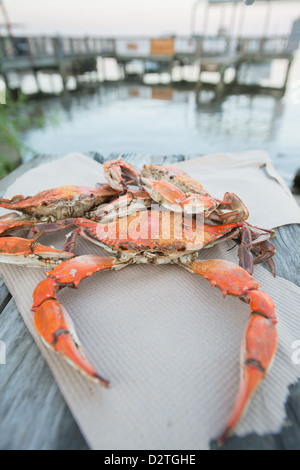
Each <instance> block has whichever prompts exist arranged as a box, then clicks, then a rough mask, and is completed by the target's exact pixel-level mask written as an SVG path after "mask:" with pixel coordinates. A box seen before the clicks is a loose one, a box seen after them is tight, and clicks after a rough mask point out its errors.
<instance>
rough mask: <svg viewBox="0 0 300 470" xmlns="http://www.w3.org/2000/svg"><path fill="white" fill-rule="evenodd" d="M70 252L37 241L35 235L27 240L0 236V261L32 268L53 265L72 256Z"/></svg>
mask: <svg viewBox="0 0 300 470" xmlns="http://www.w3.org/2000/svg"><path fill="white" fill-rule="evenodd" d="M73 256H74V255H73V254H72V253H67V252H66V251H60V250H56V249H55V248H50V247H48V246H44V245H41V244H40V243H37V237H36V238H33V239H30V240H27V239H25V238H17V237H1V238H0V262H1V263H9V264H19V265H22V266H27V267H32V268H43V267H46V268H47V267H49V266H55V265H57V264H59V263H62V262H63V261H66V260H68V259H70V258H72V257H73Z"/></svg>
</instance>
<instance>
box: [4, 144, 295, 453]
mask: <svg viewBox="0 0 300 470" xmlns="http://www.w3.org/2000/svg"><path fill="white" fill-rule="evenodd" d="M90 156H91V158H94V159H96V160H97V161H100V162H101V161H102V162H103V161H104V158H103V157H102V156H101V155H100V154H98V153H97V152H91V153H90ZM120 156H122V157H123V158H126V159H127V160H128V161H130V162H131V163H132V164H134V165H136V166H137V167H141V166H142V165H143V164H145V163H156V164H159V163H162V164H167V163H175V162H176V161H182V160H186V159H190V156H189V155H161V156H157V157H153V156H151V155H150V154H149V155H140V154H122V155H120V154H113V155H110V156H109V157H108V159H110V158H112V157H113V158H118V157H120ZM56 158H60V155H54V156H53V155H43V156H39V157H37V158H36V159H34V160H32V161H31V162H28V163H27V164H25V165H22V166H21V167H19V168H18V169H17V170H15V171H14V172H13V173H12V174H10V175H9V176H8V177H6V178H4V179H3V180H2V181H0V194H3V192H4V191H5V189H6V188H7V187H8V186H9V185H10V184H11V183H12V182H13V181H14V180H15V179H16V178H17V177H18V176H20V175H21V174H23V173H24V172H26V171H27V170H28V169H29V168H32V167H34V166H37V165H39V164H41V163H43V162H47V161H51V160H53V159H56ZM276 233H277V237H276V239H275V240H274V244H275V246H276V249H277V254H276V262H277V271H278V275H279V276H282V277H284V278H285V279H288V280H290V281H291V282H294V283H295V284H297V285H300V253H299V249H297V248H298V247H299V246H300V227H299V226H297V225H290V226H286V227H281V228H279V229H277V230H276ZM0 340H2V341H4V342H5V344H6V346H7V354H6V356H7V363H6V365H0V393H1V401H0V449H2V450H5V449H18V450H21V449H33V450H38V449H44V450H48V449H49V450H59V449H66V450H67V449H68V450H73V449H78V450H83V449H88V445H87V443H86V442H85V440H84V438H83V436H82V435H81V433H80V430H79V428H78V426H77V424H76V422H75V421H74V419H73V417H72V415H71V413H70V411H69V409H68V407H67V405H66V403H65V401H64V398H63V397H62V395H61V393H60V391H59V389H58V387H57V385H56V382H55V380H54V379H53V376H52V373H51V372H50V370H49V368H48V365H47V364H46V362H45V360H44V359H43V357H42V356H41V354H40V352H39V350H38V348H37V346H36V344H35V342H34V341H33V339H32V337H31V335H30V334H29V332H28V330H27V328H26V326H25V324H24V322H23V319H22V317H21V315H20V314H19V312H18V310H17V307H16V305H15V302H14V300H13V299H12V298H11V296H10V294H9V292H8V290H7V288H6V286H5V284H4V283H3V281H2V280H1V281H0ZM286 411H287V425H286V426H283V428H282V430H281V432H280V433H278V434H270V435H266V436H262V437H261V436H256V435H254V434H251V435H249V436H246V437H244V438H238V437H233V438H232V439H230V440H229V441H228V442H227V443H226V444H225V446H224V447H223V449H228V450H230V449H240V450H243V449H250V450H251V449H264V450H275V449H277V450H279V449H285V450H299V449H300V381H299V382H298V383H297V384H294V385H292V386H291V387H290V395H289V398H288V401H287V405H286ZM20 423H22V424H23V425H22V426H21V425H20ZM211 448H212V449H217V446H216V443H214V442H212V443H211Z"/></svg>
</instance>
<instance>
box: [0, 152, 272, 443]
mask: <svg viewBox="0 0 300 470" xmlns="http://www.w3.org/2000/svg"><path fill="white" fill-rule="evenodd" d="M104 174H105V177H106V179H107V181H108V183H109V184H108V185H107V184H106V185H97V187H96V188H87V187H76V186H64V187H61V188H55V189H53V190H46V191H43V192H42V193H39V194H38V195H36V196H33V197H23V196H15V197H13V198H12V199H11V200H5V199H0V207H3V208H5V209H11V210H13V211H17V213H16V212H12V213H9V214H8V215H5V216H4V217H2V218H1V219H0V235H1V238H0V261H2V262H7V263H18V264H21V265H24V266H31V267H39V266H40V267H45V266H46V267H48V266H49V267H51V270H50V271H49V272H48V273H47V277H46V279H44V280H43V281H41V282H40V283H39V284H38V285H37V287H36V288H35V290H34V292H33V305H32V311H33V312H34V324H35V327H36V329H37V331H38V333H39V334H40V336H41V338H42V339H43V341H44V342H45V344H46V345H47V346H48V347H50V348H51V349H52V350H54V351H56V352H58V353H60V354H61V355H62V356H63V357H64V359H66V360H67V362H69V363H70V364H71V365H72V366H74V367H75V368H76V369H77V370H78V371H80V372H81V373H82V374H84V375H86V376H87V377H88V378H89V379H91V380H93V381H95V382H97V383H99V384H101V385H103V386H108V385H109V382H108V381H107V380H106V379H105V378H103V377H102V376H101V375H99V373H98V372H97V371H96V370H95V369H94V367H93V365H92V364H91V363H90V361H89V360H88V358H87V357H86V355H85V353H84V351H83V350H82V347H81V345H80V342H79V339H78V337H77V334H76V332H75V328H74V325H73V323H72V320H71V318H70V316H69V314H68V313H67V311H66V310H65V308H64V307H63V305H62V304H61V303H60V301H59V298H58V293H59V291H60V290H61V289H62V288H64V287H66V286H68V287H75V288H77V287H78V285H79V284H80V283H81V281H83V280H84V279H85V278H87V277H90V276H92V275H93V274H94V273H96V272H100V271H105V270H119V269H122V268H124V267H126V266H128V265H130V264H138V263H151V264H167V263H172V264H176V265H177V266H180V267H182V268H184V269H187V270H188V271H190V272H191V273H194V274H197V275H199V276H200V277H202V278H204V279H208V280H209V281H210V283H211V284H212V285H213V286H216V287H218V288H219V289H220V290H221V292H222V294H223V296H224V297H225V296H226V295H227V294H230V295H233V296H236V297H239V298H240V299H241V300H243V301H244V302H246V303H248V304H249V306H250V312H251V313H250V318H249V321H248V325H247V329H246V332H245V335H244V338H243V342H242V351H241V377H240V385H239V389H238V392H237V395H236V400H235V405H234V408H233V410H232V413H231V416H230V417H229V419H228V422H227V425H226V426H225V429H224V432H223V434H222V435H221V436H220V438H219V440H220V442H223V441H224V440H225V439H227V438H228V437H229V436H230V435H231V434H232V432H233V430H234V428H235V426H236V425H237V423H238V422H239V420H240V419H241V416H242V414H243V412H244V410H245V407H246V405H247V403H248V402H249V400H250V398H251V396H252V395H253V393H254V392H255V390H256V388H257V387H258V385H259V383H260V382H261V380H262V379H264V378H265V377H266V375H267V372H268V369H269V367H270V364H271V362H272V359H273V357H274V355H275V352H276V347H277V331H276V323H277V319H276V315H275V307H274V303H273V301H272V299H271V298H270V297H269V296H268V294H267V293H265V292H264V291H263V290H260V285H259V284H258V283H257V282H256V281H255V279H254V278H253V277H252V271H253V266H254V264H257V263H263V262H266V263H267V264H268V266H269V268H270V269H271V271H272V273H273V274H274V275H275V263H274V261H273V256H274V253H275V249H274V247H273V245H272V244H271V243H270V241H269V239H270V238H272V237H273V236H274V232H272V231H270V230H264V229H260V228H257V227H253V226H251V225H250V224H249V223H247V219H248V216H249V214H248V210H247V208H246V206H245V205H244V204H243V203H242V201H241V200H240V199H239V198H238V196H236V195H235V194H232V193H226V194H225V196H224V198H223V200H218V199H216V198H214V197H213V196H211V195H210V194H209V193H208V192H207V191H206V190H205V188H204V187H203V186H202V185H201V184H200V183H199V182H198V181H197V180H195V179H193V178H190V177H189V176H188V175H186V174H185V173H184V172H182V171H180V170H177V169H175V168H172V167H164V166H155V165H145V166H144V167H143V169H142V171H141V172H139V171H138V170H137V169H135V168H134V167H133V166H131V165H130V164H129V163H127V162H126V161H124V160H122V159H120V160H113V161H110V162H107V163H105V164H104ZM135 186H137V187H138V189H134V187H135ZM154 204H155V205H154ZM158 204H159V206H158ZM153 205H154V207H153ZM20 213H21V215H20ZM71 228H72V230H71V231H70V232H69V234H68V235H67V237H66V241H65V245H64V250H57V249H55V248H49V247H46V246H44V245H42V244H40V243H38V239H39V238H40V237H41V236H42V235H43V234H44V233H47V232H53V231H59V230H64V229H71ZM19 229H22V230H26V231H27V232H28V234H27V238H20V237H15V236H14V232H15V231H16V230H19ZM78 235H79V236H82V237H84V238H85V239H87V240H89V241H90V242H92V243H95V244H96V245H99V246H100V247H102V248H104V249H105V250H106V251H107V252H109V256H107V257H103V256H97V255H88V254H87V255H83V256H75V254H74V251H75V245H76V238H77V236H78ZM229 239H232V240H235V241H237V242H238V243H239V245H240V246H239V251H238V253H239V258H240V265H239V266H238V265H237V264H234V263H231V262H228V261H224V260H205V261H201V260H199V259H197V258H198V253H199V251H200V250H201V249H203V248H209V247H211V246H213V245H215V244H216V243H221V242H222V241H224V240H229ZM253 254H254V255H255V259H254V257H253Z"/></svg>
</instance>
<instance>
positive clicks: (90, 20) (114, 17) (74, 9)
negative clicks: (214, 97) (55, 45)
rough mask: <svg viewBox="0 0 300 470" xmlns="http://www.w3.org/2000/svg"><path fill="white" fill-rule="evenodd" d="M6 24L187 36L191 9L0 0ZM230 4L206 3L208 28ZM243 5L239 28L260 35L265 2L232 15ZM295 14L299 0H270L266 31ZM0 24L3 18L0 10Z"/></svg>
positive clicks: (299, 13)
mask: <svg viewBox="0 0 300 470" xmlns="http://www.w3.org/2000/svg"><path fill="white" fill-rule="evenodd" d="M3 1H4V3H5V5H6V9H7V11H8V14H9V17H10V20H11V22H12V23H19V24H20V26H19V27H18V28H15V29H14V33H15V34H19V35H22V34H24V35H25V34H26V35H30V34H57V33H58V34H64V35H83V34H84V35H88V34H91V35H101V36H108V35H109V36H117V35H130V34H132V35H152V36H153V35H154V36H155V35H156V36H158V35H162V34H182V35H187V34H189V33H190V30H191V27H190V25H191V10H192V6H193V5H194V3H195V0H3ZM231 8H232V7H231V6H227V7H225V10H223V11H222V10H221V9H220V7H216V6H214V7H212V8H211V13H210V21H209V30H210V31H211V32H215V31H216V30H217V29H218V26H219V25H220V18H221V17H222V18H225V22H226V21H227V22H229V20H230V18H231V14H232V9H231ZM242 9H245V13H246V16H245V23H244V25H245V26H244V31H245V32H246V33H250V32H251V33H252V34H255V33H256V34H257V35H261V34H262V30H263V25H264V18H265V12H266V6H265V4H259V3H256V4H254V5H253V6H251V7H246V6H244V4H243V3H242V2H241V3H240V4H239V5H238V12H237V13H238V14H237V18H236V20H237V21H236V32H238V24H239V22H238V18H239V15H240V14H241V13H242ZM201 17H203V6H202V5H200V6H199V8H198V12H197V21H196V25H197V28H196V32H199V33H200V32H201V25H202V22H201V19H202V18H201ZM296 17H300V0H299V2H296V3H295V2H294V3H290V2H289V0H284V1H283V2H282V4H279V5H277V4H274V7H273V9H272V17H271V22H270V32H273V33H278V34H285V33H287V32H289V31H290V28H291V24H292V21H293V19H295V18H296ZM0 23H3V18H2V15H1V13H0Z"/></svg>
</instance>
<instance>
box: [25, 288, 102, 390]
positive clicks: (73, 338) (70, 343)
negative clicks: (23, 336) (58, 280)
mask: <svg viewBox="0 0 300 470" xmlns="http://www.w3.org/2000/svg"><path fill="white" fill-rule="evenodd" d="M47 281H48V280H47ZM52 281H53V282H55V280H54V279H52ZM38 287H39V289H41V286H38ZM34 325H35V328H36V330H37V331H38V333H39V334H40V336H41V338H42V340H43V342H44V343H45V345H46V346H48V347H50V349H53V350H54V351H56V352H58V353H59V354H61V355H62V356H64V357H65V359H66V360H67V361H68V362H69V363H70V364H71V365H72V366H73V367H75V368H77V369H79V370H80V372H81V373H82V374H85V375H87V376H88V377H89V378H90V379H91V380H94V381H95V382H101V384H102V385H104V386H105V387H108V385H109V382H108V381H107V380H106V379H104V378H103V377H101V376H100V375H99V374H97V372H96V370H95V369H94V367H93V366H92V364H91V363H90V361H89V360H88V359H87V357H86V355H85V353H84V351H83V349H82V347H81V344H80V341H79V339H78V337H77V334H76V331H75V328H74V324H73V322H72V320H71V318H70V316H69V314H68V312H67V311H66V309H65V308H64V307H63V305H61V304H60V303H59V301H58V300H55V299H47V300H46V301H44V302H43V303H42V304H41V305H40V306H39V307H38V308H37V309H36V311H35V316H34Z"/></svg>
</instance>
